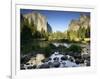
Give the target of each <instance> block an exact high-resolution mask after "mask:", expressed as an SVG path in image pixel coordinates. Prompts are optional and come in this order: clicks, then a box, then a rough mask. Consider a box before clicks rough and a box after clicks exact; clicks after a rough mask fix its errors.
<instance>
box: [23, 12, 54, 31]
mask: <svg viewBox="0 0 100 79" xmlns="http://www.w3.org/2000/svg"><path fill="white" fill-rule="evenodd" d="M23 17H24V18H25V19H27V20H28V22H29V24H31V23H33V24H34V25H35V27H36V29H37V31H39V32H41V31H45V32H52V28H51V26H50V25H49V24H48V22H47V18H46V16H44V15H42V14H40V13H38V12H32V13H28V14H23Z"/></svg>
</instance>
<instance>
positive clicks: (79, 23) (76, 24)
mask: <svg viewBox="0 0 100 79" xmlns="http://www.w3.org/2000/svg"><path fill="white" fill-rule="evenodd" d="M80 27H81V28H85V29H87V28H88V27H90V17H89V16H88V15H84V14H81V16H80V18H79V19H78V20H72V21H71V23H70V24H69V30H72V31H77V30H79V28H80Z"/></svg>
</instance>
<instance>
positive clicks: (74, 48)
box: [67, 44, 82, 53]
mask: <svg viewBox="0 0 100 79" xmlns="http://www.w3.org/2000/svg"><path fill="white" fill-rule="evenodd" d="M67 51H71V52H77V53H81V51H82V47H81V46H78V45H75V44H73V45H71V46H70V47H69V48H68V49H67Z"/></svg>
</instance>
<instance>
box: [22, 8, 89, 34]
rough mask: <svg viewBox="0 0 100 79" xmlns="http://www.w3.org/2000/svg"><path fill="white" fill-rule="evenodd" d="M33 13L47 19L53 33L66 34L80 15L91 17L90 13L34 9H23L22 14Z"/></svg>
mask: <svg viewBox="0 0 100 79" xmlns="http://www.w3.org/2000/svg"><path fill="white" fill-rule="evenodd" d="M31 12H38V13H40V14H42V15H44V16H46V17H47V21H48V23H49V24H50V26H51V27H52V30H53V32H56V31H60V32H64V31H65V30H67V29H68V26H69V24H70V22H71V20H73V19H75V20H78V19H79V17H80V14H85V15H89V16H90V13H89V12H75V11H74V12H71V11H53V10H34V9H21V10H20V13H21V14H27V13H31Z"/></svg>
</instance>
